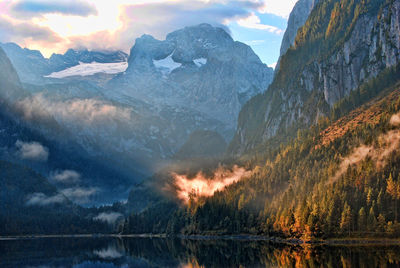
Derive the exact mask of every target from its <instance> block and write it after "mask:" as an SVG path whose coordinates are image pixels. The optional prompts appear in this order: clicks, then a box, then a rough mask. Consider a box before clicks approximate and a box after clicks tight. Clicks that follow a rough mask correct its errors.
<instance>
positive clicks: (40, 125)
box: [0, 48, 144, 204]
mask: <svg viewBox="0 0 400 268" xmlns="http://www.w3.org/2000/svg"><path fill="white" fill-rule="evenodd" d="M0 70H1V72H0V81H1V83H0V101H1V107H0V148H1V150H0V159H1V160H4V161H8V162H11V163H14V164H17V165H20V166H23V167H29V168H30V169H32V170H34V171H35V172H37V173H39V174H42V176H44V177H47V178H53V177H54V176H55V175H57V174H64V175H66V176H64V177H65V178H67V179H68V178H71V179H72V181H64V182H61V183H60V182H58V181H53V182H54V183H55V184H56V186H57V187H58V189H59V190H60V191H62V190H64V191H65V190H67V189H69V190H68V191H69V194H70V195H74V194H78V193H79V191H80V193H81V194H83V195H82V197H83V199H82V200H79V199H80V198H79V197H78V199H76V200H75V198H71V199H72V201H78V202H81V201H82V202H83V203H86V204H94V203H96V204H97V203H104V202H113V201H116V200H120V199H121V198H123V197H124V195H125V196H127V194H128V193H127V187H129V186H130V185H131V184H132V183H134V182H138V181H140V180H141V179H142V178H143V177H144V175H143V174H142V173H140V172H139V171H138V170H137V169H136V166H135V165H133V163H132V162H131V165H130V166H129V167H124V166H123V165H122V164H121V163H120V161H115V160H113V159H112V158H110V157H109V156H108V155H93V154H92V153H91V152H90V151H88V147H85V146H82V145H81V144H79V143H78V142H77V140H76V139H75V138H74V135H72V134H71V132H70V130H71V129H69V128H66V127H65V126H64V125H61V124H60V122H61V121H59V120H56V119H58V118H56V117H54V114H51V113H50V110H49V109H45V108H46V107H45V106H43V104H44V103H40V104H38V103H32V102H31V100H32V95H31V93H32V92H35V91H31V92H28V91H26V90H25V89H24V88H22V85H21V83H20V81H19V78H18V75H17V73H16V71H15V69H14V68H13V66H12V64H11V62H10V60H8V58H7V56H6V54H5V53H4V52H3V50H2V49H1V48H0ZM82 87H83V86H82ZM82 87H78V86H74V85H70V86H69V88H66V87H64V86H61V89H60V86H59V87H58V88H57V87H56V85H53V86H52V87H50V90H51V91H52V92H57V90H60V91H63V92H64V94H65V95H68V96H71V95H72V94H77V95H79V96H83V95H84V94H86V95H87V96H92V95H90V94H96V92H94V93H93V92H92V90H93V88H91V87H89V86H88V85H86V87H85V88H86V92H85V91H83V89H82ZM37 90H40V91H41V93H42V94H43V96H46V95H45V92H43V91H42V90H43V86H38V89H37ZM64 97H65V96H64ZM59 98H63V95H62V94H60V95H59ZM47 108H48V107H47ZM104 163H109V165H104ZM71 174H72V175H71ZM67 175H71V176H67ZM74 178H75V179H74ZM72 190H73V191H72ZM85 194H87V195H88V196H85Z"/></svg>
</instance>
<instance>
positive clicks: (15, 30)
mask: <svg viewBox="0 0 400 268" xmlns="http://www.w3.org/2000/svg"><path fill="white" fill-rule="evenodd" d="M32 40H34V41H35V42H36V43H39V44H44V43H46V44H54V43H57V42H62V41H63V40H64V39H63V38H61V37H60V36H59V35H58V34H56V33H55V32H53V31H52V30H51V29H50V28H49V27H45V26H39V25H37V24H34V23H31V22H24V21H22V22H21V21H16V20H11V19H7V18H5V17H2V16H1V15H0V41H1V42H6V41H7V42H8V41H12V42H17V43H19V44H21V45H27V44H28V43H29V42H31V41H32Z"/></svg>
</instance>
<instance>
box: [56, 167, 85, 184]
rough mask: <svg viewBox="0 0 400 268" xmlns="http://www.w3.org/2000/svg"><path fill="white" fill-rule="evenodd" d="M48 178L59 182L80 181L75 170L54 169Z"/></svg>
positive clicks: (79, 176)
mask: <svg viewBox="0 0 400 268" xmlns="http://www.w3.org/2000/svg"><path fill="white" fill-rule="evenodd" d="M50 178H51V179H52V180H53V181H56V182H60V183H76V182H79V181H80V178H81V175H80V174H79V173H78V172H76V171H75V170H69V169H67V170H63V171H56V172H54V173H53V174H51V176H50Z"/></svg>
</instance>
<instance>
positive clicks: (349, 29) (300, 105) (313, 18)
mask: <svg viewBox="0 0 400 268" xmlns="http://www.w3.org/2000/svg"><path fill="white" fill-rule="evenodd" d="M399 18H400V1H398V0H362V1H361V0H344V1H338V0H325V1H319V2H318V3H317V4H316V5H315V7H314V9H313V10H312V12H311V14H310V16H309V17H308V19H307V21H306V23H305V25H304V26H303V27H301V28H300V29H299V31H298V33H297V36H296V39H295V44H294V46H292V47H291V48H290V49H289V50H288V51H287V53H286V54H285V55H284V56H282V57H281V60H280V68H279V71H278V72H277V73H276V75H275V78H274V81H273V83H272V84H271V86H270V87H269V89H268V90H267V91H266V92H265V93H264V94H261V95H257V96H255V97H254V98H252V99H251V100H250V101H249V102H248V103H247V104H246V105H245V106H244V107H243V109H242V110H241V113H240V115H239V120H238V121H239V123H238V128H237V132H236V135H235V138H234V140H233V142H232V143H231V145H230V152H231V153H233V154H235V155H238V154H239V155H240V154H242V153H246V152H247V151H251V150H252V149H254V148H255V147H256V146H257V145H259V144H260V143H264V142H266V141H267V140H270V139H273V138H275V137H276V136H279V137H280V141H284V140H285V138H287V137H289V136H290V137H294V136H295V135H296V133H297V130H298V129H302V128H307V127H309V126H310V125H313V124H316V123H317V122H318V119H319V118H320V117H322V116H328V115H329V114H330V111H331V109H332V108H333V106H334V105H335V104H336V103H337V102H338V101H340V100H341V99H343V98H344V97H346V96H348V95H349V94H350V93H351V92H353V91H354V90H356V89H357V88H358V87H360V86H361V85H362V84H364V83H365V82H367V81H369V80H370V79H372V78H374V77H376V76H377V75H378V74H379V73H380V72H382V71H383V70H384V69H386V68H389V67H392V66H395V65H396V64H398V62H399V60H400V56H399V55H400V54H399V50H400V34H399V32H400V28H399V27H400V26H399V25H400V23H399ZM278 144H279V143H278Z"/></svg>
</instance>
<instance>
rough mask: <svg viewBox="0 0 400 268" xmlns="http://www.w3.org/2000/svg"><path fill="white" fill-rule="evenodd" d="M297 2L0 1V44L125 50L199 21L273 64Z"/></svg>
mask: <svg viewBox="0 0 400 268" xmlns="http://www.w3.org/2000/svg"><path fill="white" fill-rule="evenodd" d="M296 1H297V0H232V1H227V0H190V1H189V0H0V42H15V43H17V44H18V45H20V46H22V47H27V48H29V49H38V50H40V51H41V52H42V54H43V55H44V56H45V57H49V56H50V55H51V54H52V53H64V52H65V51H66V50H67V49H68V48H78V49H79V48H87V49H89V50H94V49H98V50H115V49H120V50H123V51H125V52H129V49H130V48H131V47H132V46H133V45H134V42H135V39H136V38H137V37H140V36H141V35H142V34H151V35H153V36H154V37H155V38H158V39H164V38H165V36H166V35H167V34H168V33H169V32H172V31H174V30H177V29H180V28H183V27H185V26H191V25H196V24H200V23H210V24H212V25H214V26H220V27H223V28H224V29H225V30H226V31H228V32H229V33H230V34H231V35H232V37H233V39H235V40H237V41H241V42H244V43H246V44H248V45H250V46H251V47H252V48H253V50H254V51H255V52H256V53H257V55H258V56H259V57H260V58H261V60H262V61H263V62H264V63H266V64H268V65H270V66H272V65H274V64H275V63H276V61H277V60H278V57H279V48H280V43H281V40H282V37H283V34H284V31H285V28H286V25H287V19H288V17H289V14H290V11H291V10H292V8H293V6H294V4H295V3H296Z"/></svg>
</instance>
